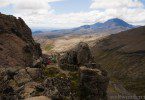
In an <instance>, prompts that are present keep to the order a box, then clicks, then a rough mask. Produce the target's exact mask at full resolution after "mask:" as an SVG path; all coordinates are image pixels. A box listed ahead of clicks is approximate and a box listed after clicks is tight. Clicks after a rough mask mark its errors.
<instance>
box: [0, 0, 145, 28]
mask: <svg viewBox="0 0 145 100" xmlns="http://www.w3.org/2000/svg"><path fill="white" fill-rule="evenodd" d="M0 12H2V13H4V14H11V15H14V16H16V17H22V18H23V19H24V20H25V21H26V23H27V24H28V25H29V26H30V27H31V28H37V27H39V28H40V27H42V28H72V27H78V26H81V25H84V24H93V23H96V22H104V21H106V20H108V19H110V18H116V17H118V18H120V19H123V20H125V21H126V22H128V23H130V24H134V25H145V0H0Z"/></svg>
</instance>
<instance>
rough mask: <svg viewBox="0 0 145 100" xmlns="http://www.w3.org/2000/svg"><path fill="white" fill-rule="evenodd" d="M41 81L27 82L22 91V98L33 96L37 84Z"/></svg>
mask: <svg viewBox="0 0 145 100" xmlns="http://www.w3.org/2000/svg"><path fill="white" fill-rule="evenodd" d="M38 85H39V83H36V82H28V83H26V84H25V86H24V89H23V90H22V91H21V94H20V95H21V98H29V97H33V96H35V95H34V92H35V91H36V88H35V87H36V86H38Z"/></svg>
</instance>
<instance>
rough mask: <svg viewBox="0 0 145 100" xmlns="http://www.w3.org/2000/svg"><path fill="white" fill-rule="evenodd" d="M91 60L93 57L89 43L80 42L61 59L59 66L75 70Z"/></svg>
mask: <svg viewBox="0 0 145 100" xmlns="http://www.w3.org/2000/svg"><path fill="white" fill-rule="evenodd" d="M90 61H93V58H92V55H91V52H90V49H89V46H88V44H87V43H84V42H80V43H79V44H78V45H77V46H76V47H75V48H74V49H73V50H71V51H69V52H67V53H66V54H64V55H63V56H62V57H61V58H60V59H59V66H60V67H62V68H63V69H74V70H75V69H78V67H79V66H81V65H85V64H86V63H88V62H90ZM64 67H65V68H64ZM72 67H73V68H72Z"/></svg>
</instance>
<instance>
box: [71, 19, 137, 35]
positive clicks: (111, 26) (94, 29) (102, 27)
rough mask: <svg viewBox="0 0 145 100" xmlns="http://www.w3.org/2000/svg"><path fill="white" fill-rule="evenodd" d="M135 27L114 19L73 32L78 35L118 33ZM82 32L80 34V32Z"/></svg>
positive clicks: (76, 29) (85, 26)
mask: <svg viewBox="0 0 145 100" xmlns="http://www.w3.org/2000/svg"><path fill="white" fill-rule="evenodd" d="M134 27H135V26H133V25H130V24H128V23H127V22H125V21H123V20H121V19H118V18H114V19H110V20H108V21H106V22H104V23H95V24H93V25H84V26H81V27H78V28H74V29H73V31H74V32H76V33H82V34H84V33H86V32H89V33H110V34H113V33H117V32H120V31H124V30H128V29H131V28H134ZM79 31H80V32H79Z"/></svg>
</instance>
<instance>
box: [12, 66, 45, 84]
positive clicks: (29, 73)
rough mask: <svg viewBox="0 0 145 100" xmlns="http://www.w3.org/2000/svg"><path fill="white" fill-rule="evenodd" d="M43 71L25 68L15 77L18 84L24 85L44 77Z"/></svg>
mask: <svg viewBox="0 0 145 100" xmlns="http://www.w3.org/2000/svg"><path fill="white" fill-rule="evenodd" d="M42 75H43V74H42V71H41V70H40V69H39V68H25V69H21V70H19V71H18V74H17V75H16V76H15V77H14V79H15V80H16V81H17V80H18V81H17V83H18V84H20V85H23V84H25V83H27V82H29V81H33V80H35V79H37V78H41V77H42Z"/></svg>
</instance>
